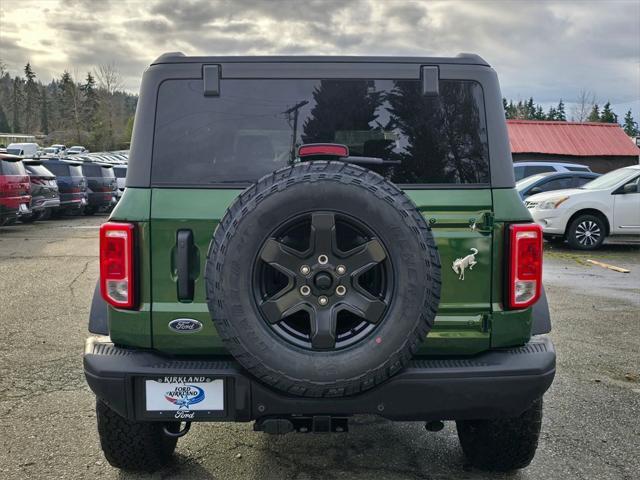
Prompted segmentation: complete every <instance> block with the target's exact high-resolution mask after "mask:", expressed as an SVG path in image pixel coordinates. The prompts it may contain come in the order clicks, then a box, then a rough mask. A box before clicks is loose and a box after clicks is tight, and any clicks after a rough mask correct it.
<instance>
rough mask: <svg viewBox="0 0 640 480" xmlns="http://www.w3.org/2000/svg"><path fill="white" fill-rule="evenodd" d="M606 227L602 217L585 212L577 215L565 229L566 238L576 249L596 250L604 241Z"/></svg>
mask: <svg viewBox="0 0 640 480" xmlns="http://www.w3.org/2000/svg"><path fill="white" fill-rule="evenodd" d="M606 233H607V229H606V226H605V223H604V220H603V219H602V217H600V216H598V215H591V214H585V215H580V216H578V217H577V218H576V219H575V220H574V221H573V222H571V225H569V229H568V231H567V240H568V242H569V246H570V247H571V248H575V249H576V250H596V249H597V248H599V247H600V245H602V242H604V239H605V236H606Z"/></svg>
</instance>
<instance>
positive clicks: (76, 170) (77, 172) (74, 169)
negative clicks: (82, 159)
mask: <svg viewBox="0 0 640 480" xmlns="http://www.w3.org/2000/svg"><path fill="white" fill-rule="evenodd" d="M69 173H70V174H71V176H72V177H83V176H84V174H83V173H82V168H80V165H69Z"/></svg>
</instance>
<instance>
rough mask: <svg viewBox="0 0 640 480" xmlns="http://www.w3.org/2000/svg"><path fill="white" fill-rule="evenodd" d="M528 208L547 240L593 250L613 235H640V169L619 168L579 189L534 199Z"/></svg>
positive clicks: (538, 196) (527, 204)
mask: <svg viewBox="0 0 640 480" xmlns="http://www.w3.org/2000/svg"><path fill="white" fill-rule="evenodd" d="M525 205H526V206H527V208H528V209H529V212H530V213H531V215H532V216H533V219H534V220H535V221H536V223H538V224H539V225H540V226H542V231H543V233H544V236H545V238H546V239H548V240H564V239H566V240H567V242H569V245H571V247H573V248H577V249H580V250H593V249H596V248H598V247H599V246H600V245H601V244H602V242H603V241H604V239H605V237H607V236H610V235H640V165H633V166H631V167H624V168H619V169H618V170H614V171H612V172H609V173H607V174H605V175H602V176H601V177H598V178H596V179H595V180H593V181H591V182H589V183H587V184H585V185H583V186H582V187H580V188H574V189H567V190H555V191H552V192H544V193H538V194H536V195H532V196H530V197H529V198H527V200H526V201H525Z"/></svg>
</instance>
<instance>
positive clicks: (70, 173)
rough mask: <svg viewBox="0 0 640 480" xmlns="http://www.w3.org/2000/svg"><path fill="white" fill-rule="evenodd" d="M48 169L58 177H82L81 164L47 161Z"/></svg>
mask: <svg viewBox="0 0 640 480" xmlns="http://www.w3.org/2000/svg"><path fill="white" fill-rule="evenodd" d="M47 169H48V170H50V171H51V172H52V173H53V174H54V175H56V176H58V177H82V176H83V175H82V169H81V168H80V165H71V164H68V163H47Z"/></svg>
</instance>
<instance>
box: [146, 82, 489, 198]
mask: <svg viewBox="0 0 640 480" xmlns="http://www.w3.org/2000/svg"><path fill="white" fill-rule="evenodd" d="M220 91H221V94H220V96H219V97H205V96H203V94H202V81H201V80H167V81H165V82H163V83H162V85H161V87H160V90H159V94H158V104H157V105H158V106H157V113H156V115H157V118H156V129H155V139H154V149H153V151H154V157H153V168H152V182H153V183H154V184H165V185H171V184H178V185H200V186H202V185H204V184H229V183H231V184H233V183H240V184H246V183H251V182H254V181H256V180H257V179H258V178H260V177H261V176H262V175H265V174H267V173H270V172H272V171H274V170H276V169H278V168H281V167H284V166H287V165H290V164H292V163H293V162H295V161H296V158H295V157H296V154H295V152H296V150H297V147H299V146H300V145H302V144H306V143H338V144H343V145H347V146H348V147H349V150H350V155H351V156H361V157H374V158H378V159H381V160H383V161H384V162H385V164H383V165H376V166H368V168H372V169H374V170H376V171H378V172H379V173H381V174H382V175H384V176H385V177H387V178H388V179H390V180H392V181H393V182H395V183H400V184H487V183H488V182H489V159H488V148H487V131H486V124H485V114H484V100H483V95H482V88H481V87H480V85H479V84H478V83H476V82H471V81H459V80H444V81H441V82H440V95H438V96H437V97H427V96H425V95H423V94H422V90H421V84H420V82H419V81H417V80H402V81H394V80H307V79H304V80H301V79H269V80H254V79H251V80H250V79H222V80H221V81H220Z"/></svg>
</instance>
